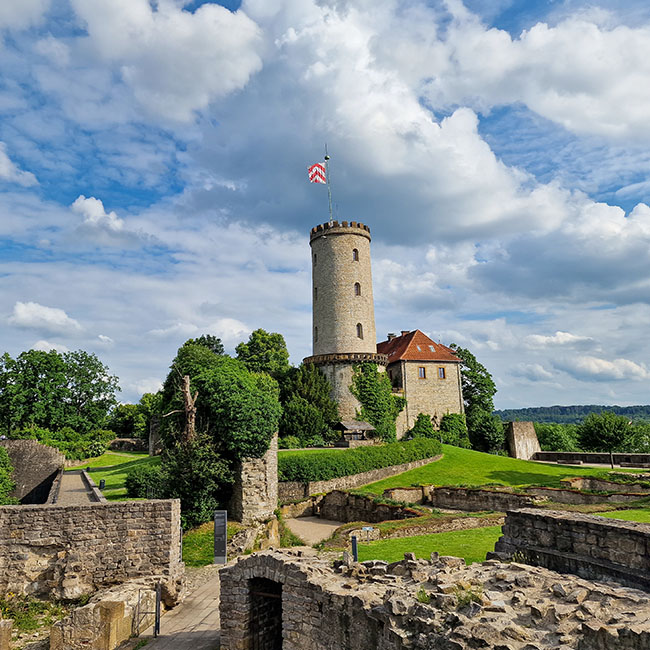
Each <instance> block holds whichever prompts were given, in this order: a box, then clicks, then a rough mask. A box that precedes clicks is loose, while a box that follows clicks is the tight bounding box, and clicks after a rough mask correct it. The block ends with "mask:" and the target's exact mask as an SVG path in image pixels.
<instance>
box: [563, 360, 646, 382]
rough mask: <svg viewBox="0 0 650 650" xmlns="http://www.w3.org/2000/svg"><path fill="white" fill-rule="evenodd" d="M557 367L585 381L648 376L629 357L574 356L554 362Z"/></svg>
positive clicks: (637, 378)
mask: <svg viewBox="0 0 650 650" xmlns="http://www.w3.org/2000/svg"><path fill="white" fill-rule="evenodd" d="M555 365H556V367H557V368H560V369H562V370H564V372H566V373H568V374H569V375H572V376H573V377H575V378H577V379H582V380H587V381H612V380H624V379H628V380H643V379H648V378H649V377H650V372H648V370H647V369H646V368H645V366H643V365H640V364H638V363H635V362H634V361H630V360H629V359H614V360H613V361H608V360H607V359H601V358H599V357H592V356H576V357H569V358H568V359H564V360H562V361H558V362H556V363H555Z"/></svg>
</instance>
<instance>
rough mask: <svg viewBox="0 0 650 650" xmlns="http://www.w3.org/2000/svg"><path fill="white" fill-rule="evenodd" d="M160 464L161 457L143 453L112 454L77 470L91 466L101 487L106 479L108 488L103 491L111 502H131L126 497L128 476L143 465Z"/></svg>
mask: <svg viewBox="0 0 650 650" xmlns="http://www.w3.org/2000/svg"><path fill="white" fill-rule="evenodd" d="M159 463H160V456H149V455H148V454H146V453H141V452H124V453H119V454H112V453H110V452H108V453H106V454H103V455H101V456H97V458H93V459H92V461H90V462H88V463H83V464H82V465H79V466H78V467H76V468H70V469H79V467H81V468H86V467H88V466H90V467H91V468H93V469H92V471H91V472H90V476H91V478H92V479H93V481H95V483H97V485H99V481H101V479H104V480H105V481H106V486H105V487H104V489H103V490H102V492H103V493H104V496H105V497H106V498H107V499H108V500H109V501H129V500H130V498H129V497H127V496H126V487H125V486H124V481H125V480H126V475H127V474H128V472H130V471H131V470H132V469H134V468H135V467H141V466H143V465H158V464H159Z"/></svg>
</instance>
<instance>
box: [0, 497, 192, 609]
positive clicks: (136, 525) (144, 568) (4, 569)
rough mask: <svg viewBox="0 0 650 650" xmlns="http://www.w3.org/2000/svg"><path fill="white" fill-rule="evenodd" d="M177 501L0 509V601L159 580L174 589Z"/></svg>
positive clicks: (178, 569) (178, 572) (172, 594)
mask: <svg viewBox="0 0 650 650" xmlns="http://www.w3.org/2000/svg"><path fill="white" fill-rule="evenodd" d="M180 531H181V528H180V502H179V501H178V500H177V499H169V500H160V501H123V502H117V503H95V504H89V505H77V506H57V505H44V506H36V505H33V506H2V507H0V594H5V593H7V592H14V593H18V594H32V595H40V594H43V595H45V594H47V595H49V596H52V597H55V598H64V599H74V598H79V597H80V596H82V595H84V594H88V593H91V592H93V591H95V590H97V589H100V588H104V587H107V586H111V585H114V584H118V583H122V582H126V581H128V580H131V579H135V578H141V577H147V576H153V575H159V576H162V579H163V581H164V584H165V593H166V597H167V600H168V601H170V602H174V600H175V599H176V597H177V596H178V592H179V590H180V588H181V586H182V585H181V576H182V573H183V564H182V562H181V536H180V534H181V532H180Z"/></svg>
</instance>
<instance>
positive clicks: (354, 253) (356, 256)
mask: <svg viewBox="0 0 650 650" xmlns="http://www.w3.org/2000/svg"><path fill="white" fill-rule="evenodd" d="M352 261H353V262H358V261H359V251H358V249H356V248H353V249H352Z"/></svg>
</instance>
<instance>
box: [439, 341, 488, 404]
mask: <svg viewBox="0 0 650 650" xmlns="http://www.w3.org/2000/svg"><path fill="white" fill-rule="evenodd" d="M450 347H451V349H452V350H453V351H454V354H455V355H456V356H457V357H458V358H459V359H460V361H461V364H460V375H461V383H462V387H463V400H464V402H465V410H466V411H469V410H471V409H477V408H478V409H481V411H485V412H486V413H492V411H494V395H495V394H496V392H497V388H496V386H495V384H494V381H493V379H492V375H491V374H490V373H489V372H488V370H487V368H486V367H485V366H484V365H483V364H482V363H480V362H479V361H478V360H477V358H476V357H475V356H474V355H473V354H472V353H471V352H470V351H469V350H467V349H466V348H461V347H460V346H458V345H456V344H455V343H452V344H451V346H450Z"/></svg>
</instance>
